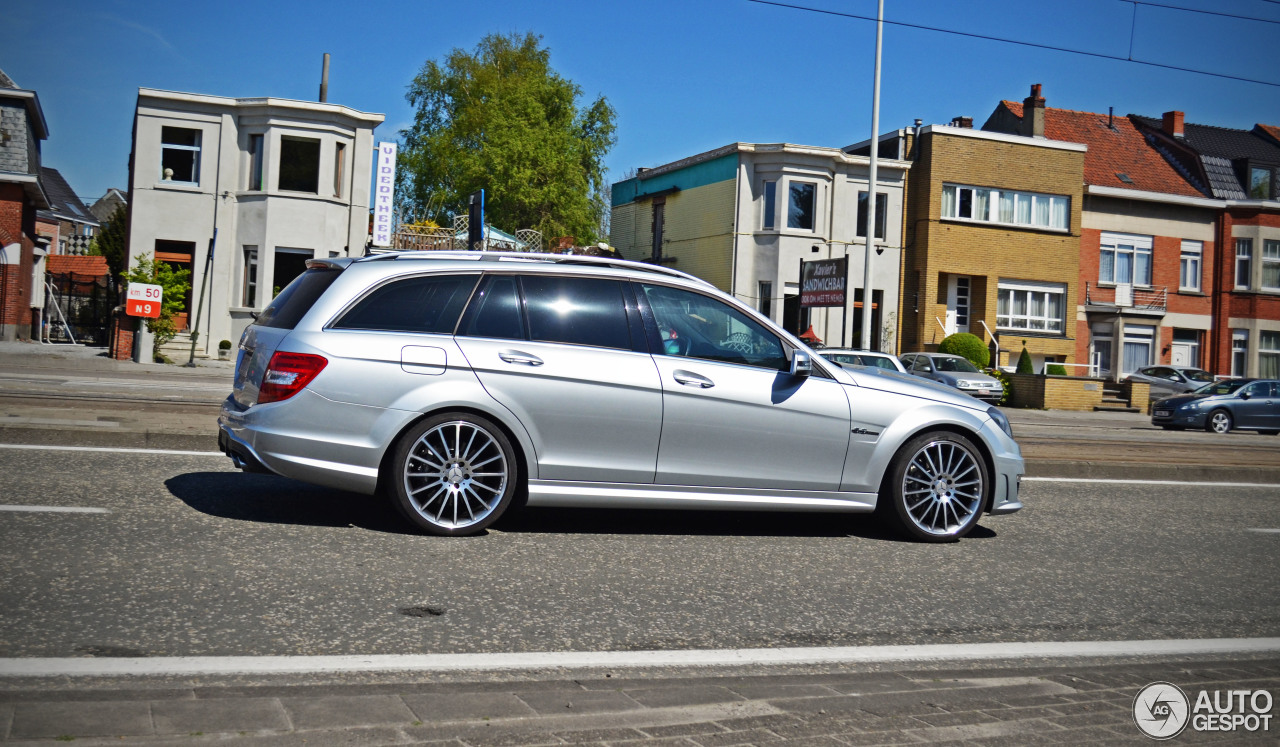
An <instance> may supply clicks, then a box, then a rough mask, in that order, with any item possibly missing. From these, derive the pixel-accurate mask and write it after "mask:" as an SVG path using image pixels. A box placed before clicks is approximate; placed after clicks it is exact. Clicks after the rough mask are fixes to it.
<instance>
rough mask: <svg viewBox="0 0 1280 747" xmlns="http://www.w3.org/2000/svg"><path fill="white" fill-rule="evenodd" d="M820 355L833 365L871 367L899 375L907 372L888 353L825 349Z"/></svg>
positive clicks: (899, 362)
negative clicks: (895, 372)
mask: <svg viewBox="0 0 1280 747" xmlns="http://www.w3.org/2000/svg"><path fill="white" fill-rule="evenodd" d="M818 355H820V356H822V357H823V358H826V359H827V360H829V361H831V362H832V363H840V364H848V365H851V366H871V367H872V368H883V369H884V370H886V371H897V372H899V373H906V372H907V369H905V368H903V366H902V361H899V360H898V359H897V358H895V357H893V356H892V355H889V354H888V353H878V352H876V351H874V350H854V349H853V348H823V349H822V350H819V351H818Z"/></svg>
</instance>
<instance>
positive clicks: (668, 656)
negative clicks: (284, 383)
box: [0, 638, 1280, 677]
mask: <svg viewBox="0 0 1280 747" xmlns="http://www.w3.org/2000/svg"><path fill="white" fill-rule="evenodd" d="M1276 652H1280V638H1209V639H1190V640H1147V641H1069V642H1056V643H1055V642H1050V643H1045V642H1020V643H969V644H938V645H921V646H848V647H833V648H781V649H778V648H767V649H766V648H755V649H710V650H692V651H547V652H534V653H510V654H416V655H415V654H407V655H374V656H177V657H155V658H132V659H129V658H119V659H116V658H103V659H94V658H65V659H61V658H49V659H37V658H29V659H28V658H16V659H0V677H58V676H79V677H88V676H111V675H171V674H183V675H215V674H298V673H312V672H410V671H413V672H459V671H475V672H484V671H495V670H532V669H546V668H551V667H555V668H563V669H594V668H604V667H608V668H644V667H669V666H684V667H713V666H746V665H750V666H759V665H792V664H843V663H881V662H922V661H983V660H1001V659H1020V658H1025V657H1030V658H1076V657H1141V656H1187V655H1201V654H1205V655H1209V654H1211V655H1218V654H1256V653H1268V654H1271V653H1276Z"/></svg>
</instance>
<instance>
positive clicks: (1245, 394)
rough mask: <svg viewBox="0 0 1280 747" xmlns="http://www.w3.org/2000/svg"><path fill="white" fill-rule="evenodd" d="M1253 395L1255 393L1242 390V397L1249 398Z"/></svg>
mask: <svg viewBox="0 0 1280 747" xmlns="http://www.w3.org/2000/svg"><path fill="white" fill-rule="evenodd" d="M1252 396H1253V395H1252V394H1249V393H1248V392H1240V399H1249V398H1250V397H1252Z"/></svg>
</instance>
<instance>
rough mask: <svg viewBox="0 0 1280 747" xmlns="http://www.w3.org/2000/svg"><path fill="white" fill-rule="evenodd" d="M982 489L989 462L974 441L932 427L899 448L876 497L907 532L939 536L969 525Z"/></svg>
mask: <svg viewBox="0 0 1280 747" xmlns="http://www.w3.org/2000/svg"><path fill="white" fill-rule="evenodd" d="M986 491H987V467H986V464H985V463H984V462H983V461H982V457H981V456H980V455H979V454H978V450H977V448H976V447H975V446H974V445H973V443H972V442H970V441H969V440H968V439H967V438H965V437H963V436H960V435H958V434H954V433H931V434H925V435H923V436H918V437H916V438H914V439H912V440H911V441H909V442H908V443H907V444H906V445H905V446H903V447H902V450H901V451H900V452H898V456H897V457H896V458H895V460H894V463H893V466H892V467H891V468H890V471H889V475H887V476H886V479H885V484H884V486H883V487H882V489H881V492H880V500H881V501H882V502H886V503H888V505H884V506H883V508H884V512H885V513H886V514H888V513H889V511H890V507H892V514H890V515H891V516H892V518H894V519H895V520H896V523H897V524H898V525H899V527H900V528H902V529H903V530H904V531H905V532H906V533H907V534H909V535H911V536H913V537H915V538H917V539H923V540H928V541H942V540H951V539H957V538H959V537H963V536H964V535H966V534H968V533H969V530H971V529H973V527H974V526H975V525H976V524H977V523H978V519H979V518H980V516H981V514H982V507H983V501H984V500H985V499H986Z"/></svg>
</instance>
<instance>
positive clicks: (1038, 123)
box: [1018, 83, 1044, 137]
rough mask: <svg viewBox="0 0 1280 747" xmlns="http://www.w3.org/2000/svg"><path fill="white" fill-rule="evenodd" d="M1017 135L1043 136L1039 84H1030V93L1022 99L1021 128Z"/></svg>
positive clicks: (1042, 107) (1042, 112) (1041, 99)
mask: <svg viewBox="0 0 1280 747" xmlns="http://www.w3.org/2000/svg"><path fill="white" fill-rule="evenodd" d="M1018 134H1019V135H1026V136H1027V137H1044V96H1041V95H1040V84H1039V83H1033V84H1031V95H1030V96H1028V97H1026V98H1025V99H1023V100H1022V129H1021V131H1020V132H1019V133H1018Z"/></svg>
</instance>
